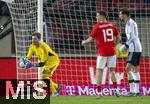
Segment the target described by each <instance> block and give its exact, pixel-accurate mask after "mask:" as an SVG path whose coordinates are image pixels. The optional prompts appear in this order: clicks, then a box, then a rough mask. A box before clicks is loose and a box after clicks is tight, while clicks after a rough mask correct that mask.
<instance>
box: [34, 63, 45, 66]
mask: <svg viewBox="0 0 150 104" xmlns="http://www.w3.org/2000/svg"><path fill="white" fill-rule="evenodd" d="M44 65H45V62H39V63H36V64H35V67H43V66H44Z"/></svg>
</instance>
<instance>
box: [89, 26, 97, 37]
mask: <svg viewBox="0 0 150 104" xmlns="http://www.w3.org/2000/svg"><path fill="white" fill-rule="evenodd" d="M97 33H98V32H97V25H94V26H93V28H92V31H91V34H90V36H91V37H93V38H95V37H96V35H97Z"/></svg>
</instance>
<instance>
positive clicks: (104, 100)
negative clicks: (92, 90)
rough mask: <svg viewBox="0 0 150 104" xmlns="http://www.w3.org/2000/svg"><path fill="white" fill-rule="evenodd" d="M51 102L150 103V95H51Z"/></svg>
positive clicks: (82, 103) (79, 103)
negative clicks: (99, 96) (98, 96)
mask: <svg viewBox="0 0 150 104" xmlns="http://www.w3.org/2000/svg"><path fill="white" fill-rule="evenodd" d="M50 104H150V96H141V97H119V98H117V97H115V96H104V97H101V98H97V97H96V96H60V97H51V98H50Z"/></svg>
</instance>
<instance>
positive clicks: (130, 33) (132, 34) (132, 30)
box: [126, 24, 136, 45]
mask: <svg viewBox="0 0 150 104" xmlns="http://www.w3.org/2000/svg"><path fill="white" fill-rule="evenodd" d="M135 34H136V29H135V25H134V24H131V25H130V28H129V30H128V33H127V36H128V40H127V42H126V44H127V45H130V44H131V43H132V41H133V40H134V39H135V38H136V37H135Z"/></svg>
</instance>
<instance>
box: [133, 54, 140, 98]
mask: <svg viewBox="0 0 150 104" xmlns="http://www.w3.org/2000/svg"><path fill="white" fill-rule="evenodd" d="M140 57H141V52H135V53H134V63H133V66H134V76H135V77H134V85H135V96H140V91H139V84H140V73H139V63H140Z"/></svg>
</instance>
